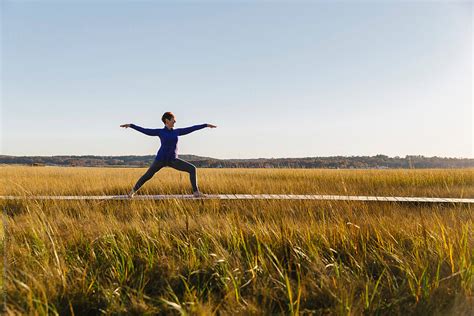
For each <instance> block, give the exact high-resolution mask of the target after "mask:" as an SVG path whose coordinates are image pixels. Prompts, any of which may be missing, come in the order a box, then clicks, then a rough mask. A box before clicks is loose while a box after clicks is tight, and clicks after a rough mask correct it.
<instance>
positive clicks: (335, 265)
mask: <svg viewBox="0 0 474 316" xmlns="http://www.w3.org/2000/svg"><path fill="white" fill-rule="evenodd" d="M144 171H145V169H105V168H104V169H100V168H55V167H1V168H0V195H24V194H43V195H76V194H78V195H89V194H90V195H99V194H125V193H126V192H128V191H129V189H130V188H131V186H132V185H133V184H134V183H135V181H136V180H137V179H138V177H139V176H140V175H141V174H142V173H143V172H144ZM198 180H199V186H200V188H201V190H202V191H203V192H205V193H248V194H258V193H273V194H283V193H286V194H350V195H384V196H429V197H464V198H473V197H474V171H473V170H472V169H468V170H292V169H274V170H273V169H252V170H250V169H199V170H198ZM190 191H191V187H190V183H189V179H188V177H187V176H186V175H185V174H183V173H179V172H177V171H174V170H171V169H164V170H162V171H160V172H159V173H158V174H156V175H155V177H154V178H153V179H152V180H150V181H149V182H147V183H146V184H145V186H144V187H143V188H142V190H141V191H140V193H141V194H146V193H148V194H180V193H187V194H189V193H191V192H190ZM0 203H2V208H3V210H4V215H3V224H4V225H3V231H2V237H3V238H2V245H1V247H2V253H3V255H4V260H2V264H3V265H4V266H3V268H4V278H3V280H2V281H3V282H2V289H3V292H4V296H3V297H4V300H5V304H4V306H3V308H4V312H5V313H6V314H25V313H26V314H55V313H57V314H61V315H63V314H75V315H84V314H88V315H90V314H102V313H105V314H123V315H125V314H127V315H128V314H137V315H141V314H156V313H166V314H179V313H181V314H232V315H233V314H256V315H259V314H301V313H302V314H337V315H347V314H348V315H358V314H387V315H393V314H395V315H399V314H417V315H427V314H440V315H444V314H457V315H459V314H460V315H463V314H465V315H468V314H469V312H470V311H471V310H472V307H473V291H474V265H473V262H474V256H473V244H474V239H473V233H472V232H473V219H474V214H473V212H472V210H471V208H472V207H471V206H470V205H454V204H432V205H427V204H397V203H375V202H370V203H363V202H348V201H339V202H335V201H285V200H283V201H272V200H263V201H258V200H231V201H221V200H162V201H151V200H147V201H133V200H131V201H26V200H24V201H21V200H20V201H1V202H0Z"/></svg>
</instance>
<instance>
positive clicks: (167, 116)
mask: <svg viewBox="0 0 474 316" xmlns="http://www.w3.org/2000/svg"><path fill="white" fill-rule="evenodd" d="M173 117H174V114H173V113H171V112H165V114H163V116H162V117H161V120H162V121H163V123H166V121H165V120H171V119H172V118H173Z"/></svg>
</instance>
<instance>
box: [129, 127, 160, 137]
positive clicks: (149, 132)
mask: <svg viewBox="0 0 474 316" xmlns="http://www.w3.org/2000/svg"><path fill="white" fill-rule="evenodd" d="M120 127H125V128H129V127H131V128H133V129H134V130H136V131H139V132H141V133H143V134H145V135H148V136H160V129H158V128H156V129H153V128H143V127H140V126H138V125H135V124H123V125H120Z"/></svg>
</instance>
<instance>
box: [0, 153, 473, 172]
mask: <svg viewBox="0 0 474 316" xmlns="http://www.w3.org/2000/svg"><path fill="white" fill-rule="evenodd" d="M154 157H155V156H152V155H149V156H92V155H88V156H5V155H0V164H9V165H29V166H68V167H70V166H76V167H147V166H149V165H150V163H151V162H152V161H153V159H154ZM180 158H183V159H185V160H187V161H190V162H191V163H193V164H194V165H196V166H197V167H200V168H324V169H399V168H405V169H423V168H473V167H474V159H469V158H443V157H436V156H435V157H424V156H405V157H404V158H402V157H398V156H397V157H388V156H385V155H376V156H348V157H346V156H333V157H306V158H258V159H215V158H209V157H200V156H194V155H180Z"/></svg>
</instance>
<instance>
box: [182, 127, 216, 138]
mask: <svg viewBox="0 0 474 316" xmlns="http://www.w3.org/2000/svg"><path fill="white" fill-rule="evenodd" d="M206 127H210V128H216V127H217V126H215V125H212V124H200V125H194V126H190V127H185V128H177V129H176V131H177V132H178V135H179V136H182V135H186V134H189V133H192V132H194V131H197V130H200V129H203V128H206Z"/></svg>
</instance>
